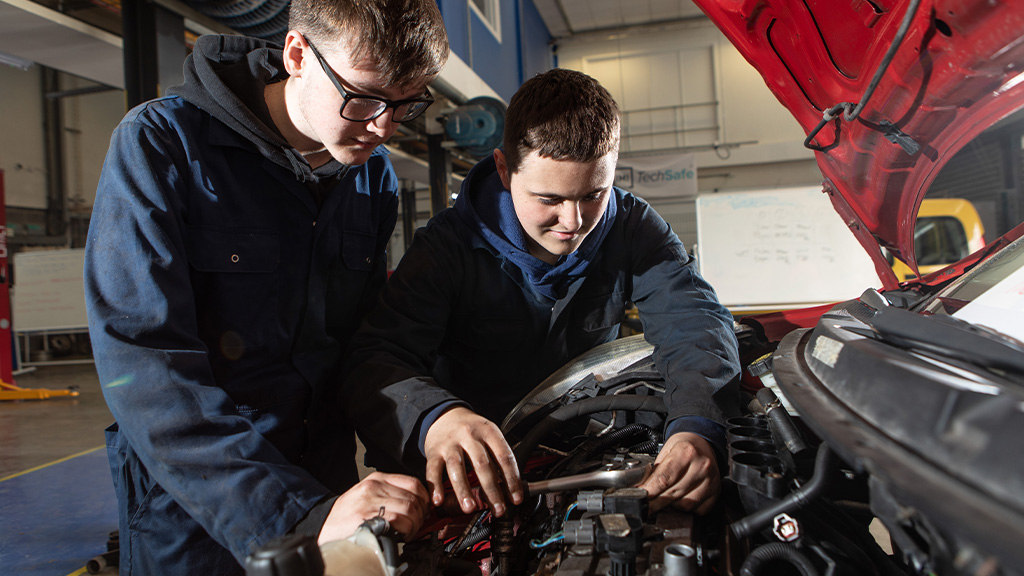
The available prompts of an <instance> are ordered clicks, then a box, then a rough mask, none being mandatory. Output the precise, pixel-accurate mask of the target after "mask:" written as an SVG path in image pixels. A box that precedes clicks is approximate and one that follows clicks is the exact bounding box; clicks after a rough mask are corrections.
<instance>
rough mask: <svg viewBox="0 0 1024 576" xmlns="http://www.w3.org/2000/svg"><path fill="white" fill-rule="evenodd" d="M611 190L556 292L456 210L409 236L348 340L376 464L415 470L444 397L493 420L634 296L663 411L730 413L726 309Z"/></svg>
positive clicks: (645, 219)
mask: <svg viewBox="0 0 1024 576" xmlns="http://www.w3.org/2000/svg"><path fill="white" fill-rule="evenodd" d="M467 181H469V179H468V178H467ZM613 190H614V193H613V195H612V197H611V198H610V199H609V201H610V202H617V203H618V205H617V213H616V218H615V222H614V224H613V225H612V228H611V230H610V231H609V232H608V235H607V237H606V238H605V240H604V242H603V244H602V245H601V248H600V250H599V251H598V254H597V256H596V257H595V258H594V260H593V261H592V262H591V263H590V265H589V266H588V268H587V271H586V274H585V276H584V277H582V278H580V279H578V280H576V281H574V282H573V283H572V284H570V285H569V288H568V290H567V292H566V294H565V296H564V297H562V298H560V299H557V300H551V299H549V298H547V297H545V296H543V295H541V294H539V293H537V291H536V290H535V289H534V288H533V287H532V286H531V284H530V282H529V281H528V280H527V278H526V277H525V276H524V274H523V273H522V271H521V270H520V269H519V268H518V267H517V266H516V265H514V264H513V263H512V262H511V261H510V260H509V259H507V258H506V257H504V256H502V255H501V254H500V253H499V251H498V250H496V249H495V248H494V247H493V246H492V245H491V244H489V243H488V242H487V241H485V240H484V239H483V238H482V237H481V236H480V235H479V234H478V233H476V231H475V230H474V228H473V224H471V223H469V222H467V219H466V217H465V213H464V212H465V211H463V212H460V210H459V207H458V204H457V205H456V208H452V209H449V210H446V211H443V212H441V213H439V214H438V215H437V216H436V217H435V218H433V219H432V220H431V221H430V222H429V223H428V224H427V226H426V227H425V228H423V229H421V230H419V231H418V232H417V233H416V236H415V239H414V241H413V243H412V245H411V246H410V248H409V250H408V252H406V254H405V256H403V257H402V261H401V263H400V264H399V266H398V268H397V270H395V272H394V274H393V275H392V276H391V278H390V279H389V281H388V285H387V287H386V288H385V290H384V293H383V295H382V298H381V303H380V305H379V306H378V307H377V308H375V309H374V310H373V312H371V313H370V315H369V316H367V319H366V321H365V322H364V324H363V326H362V327H361V328H360V331H359V332H358V333H357V335H356V337H355V340H354V341H353V353H352V357H351V360H352V362H353V363H354V371H353V373H352V375H351V377H350V378H347V379H346V391H347V393H349V394H351V395H352V398H351V400H350V401H349V402H346V405H347V406H348V407H349V408H350V410H351V412H350V416H351V417H352V419H353V420H354V421H355V422H356V426H357V429H358V430H359V433H360V437H361V438H363V441H364V443H366V444H367V450H368V454H369V455H371V456H372V454H371V452H372V451H374V450H381V451H382V453H383V454H386V455H387V459H384V460H382V461H381V463H382V465H383V463H384V462H388V461H389V460H390V461H391V462H392V463H396V462H399V463H401V466H404V467H405V468H406V469H407V470H420V469H422V462H423V455H422V453H421V451H420V450H421V448H422V447H421V446H420V445H419V442H420V440H421V438H420V425H421V424H422V423H423V420H424V418H425V416H426V415H427V414H429V413H431V411H432V410H433V409H434V408H435V407H438V406H440V405H442V404H444V403H448V402H455V401H462V402H465V403H468V404H469V406H470V407H471V408H472V409H473V410H474V411H475V412H476V413H478V414H480V415H482V416H485V417H487V418H489V419H491V420H492V421H495V422H499V423H500V422H501V421H502V419H503V418H504V417H505V415H506V414H507V412H508V411H509V410H510V409H511V408H512V407H514V406H515V405H516V404H517V403H518V402H519V401H520V400H521V399H522V398H523V397H524V396H526V394H527V393H528V392H530V391H531V390H532V389H533V388H534V387H535V386H536V385H537V384H539V383H540V382H541V381H542V380H543V379H544V378H546V377H547V376H549V375H550V374H551V373H552V372H554V371H555V370H556V369H558V368H560V367H561V366H562V365H563V364H565V363H566V362H568V361H569V360H571V359H572V358H574V357H576V356H578V355H579V354H582V353H583V352H586V351H587V350H589V349H591V348H593V347H594V346H596V345H598V344H603V343H606V342H610V341H612V340H614V339H616V338H617V337H618V336H619V326H620V324H621V323H622V321H623V319H624V316H625V309H626V303H627V302H630V301H631V302H634V303H635V304H636V306H637V309H638V311H639V312H640V318H641V321H642V323H643V326H644V332H645V337H646V338H647V340H648V341H649V342H651V343H652V344H653V345H654V346H655V356H654V358H655V362H656V365H657V367H658V370H659V372H660V373H661V374H663V375H665V376H666V378H667V381H666V384H667V386H668V392H667V393H666V401H667V403H668V406H669V410H670V412H669V415H668V417H669V419H670V420H672V419H676V418H681V417H685V416H698V417H702V418H707V419H709V420H712V421H714V422H719V423H721V422H723V421H724V418H726V417H728V416H731V415H732V414H733V413H734V412H735V406H737V394H738V388H737V387H736V382H735V381H734V380H733V379H734V378H735V377H736V376H737V375H738V373H739V358H738V351H737V344H736V336H735V334H734V332H733V321H732V316H731V314H730V313H729V311H728V310H727V309H725V307H723V306H722V305H721V304H720V303H719V302H718V299H717V297H716V295H715V294H714V291H713V290H712V288H711V287H710V286H709V285H708V284H707V282H705V281H704V279H703V278H702V277H701V276H700V274H699V273H698V272H697V270H696V267H695V262H694V261H693V260H692V259H691V258H690V257H689V256H688V254H687V253H686V251H685V249H684V247H683V244H682V243H681V242H680V241H679V239H678V237H677V236H676V235H675V233H673V232H672V230H671V229H670V228H669V226H668V224H667V223H666V222H665V221H664V220H663V219H662V218H661V217H660V216H659V215H658V214H657V213H656V212H655V211H654V210H653V209H652V208H651V207H650V206H649V205H648V204H647V203H646V202H644V201H643V200H641V199H639V198H637V197H635V196H633V195H632V194H630V193H628V192H625V191H623V190H620V189H618V188H614V189H613ZM465 194H467V191H466V189H465V186H464V190H463V195H465ZM462 201H463V196H462V195H460V198H459V200H458V201H457V202H462ZM381 414H389V415H390V416H389V417H387V418H383V417H381V416H380V415H381ZM676 431H683V429H680V430H676ZM371 448H372V449H373V450H371Z"/></svg>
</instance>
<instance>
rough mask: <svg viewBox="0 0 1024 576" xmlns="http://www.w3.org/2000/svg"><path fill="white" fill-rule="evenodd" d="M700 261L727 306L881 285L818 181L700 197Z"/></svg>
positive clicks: (825, 297) (818, 299)
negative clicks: (816, 182) (809, 184)
mask: <svg viewBox="0 0 1024 576" xmlns="http://www.w3.org/2000/svg"><path fill="white" fill-rule="evenodd" d="M697 261H698V262H699V265H700V271H701V274H702V275H703V276H704V278H705V279H707V281H708V282H710V283H711V285H712V286H713V287H714V288H715V292H717V293H718V297H719V299H720V300H721V301H722V303H723V304H725V305H726V306H751V307H758V306H762V307H763V306H767V307H771V306H778V307H780V308H785V307H793V306H797V305H807V304H814V303H825V302H838V301H841V300H848V299H851V298H856V297H858V296H860V294H861V293H862V292H863V291H864V290H865V289H867V288H869V287H874V288H878V287H880V286H881V282H880V281H879V279H878V276H877V274H876V273H875V268H874V265H873V264H872V262H871V258H870V257H869V256H868V255H867V253H866V252H865V251H864V248H863V247H861V245H860V244H859V243H858V242H857V240H856V238H854V236H853V233H852V232H850V230H849V229H848V228H847V227H846V225H845V224H844V223H843V221H842V218H840V216H839V215H838V214H837V213H836V212H835V210H834V209H833V208H832V203H831V201H829V199H828V196H826V195H825V194H824V193H823V192H822V191H821V188H815V187H808V188H786V189H778V190H764V191H756V192H740V193H734V194H705V195H701V196H698V197H697Z"/></svg>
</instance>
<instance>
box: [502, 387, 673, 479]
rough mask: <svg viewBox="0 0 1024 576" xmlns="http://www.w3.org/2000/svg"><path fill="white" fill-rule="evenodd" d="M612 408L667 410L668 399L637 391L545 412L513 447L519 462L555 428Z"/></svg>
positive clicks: (661, 412)
mask: <svg viewBox="0 0 1024 576" xmlns="http://www.w3.org/2000/svg"><path fill="white" fill-rule="evenodd" d="M610 410H633V411H636V412H656V413H658V414H667V413H668V409H667V408H666V407H665V401H664V400H662V399H661V397H659V396H635V395H625V394H622V395H614V394H613V395H609V396H595V397H594V398H584V399H582V400H577V401H576V402H573V403H572V404H569V405H568V406H562V407H561V408H559V409H557V410H555V411H554V412H552V413H551V414H548V415H547V416H545V417H544V418H543V419H542V420H541V421H540V422H538V423H537V424H536V425H535V426H534V427H533V428H532V429H530V431H529V432H528V433H527V434H526V435H525V436H523V439H522V440H521V441H520V442H519V444H517V445H516V447H515V450H514V451H513V452H514V453H515V455H516V462H519V463H520V465H522V463H525V462H526V459H527V457H529V455H530V453H531V452H533V449H534V448H536V447H537V444H539V443H540V441H541V439H542V438H544V437H545V436H547V435H548V434H549V433H551V432H552V431H553V430H555V429H556V428H558V427H559V426H561V425H562V424H565V423H566V422H568V421H570V420H572V419H573V418H576V417H577V416H582V415H584V414H596V413H598V412H607V411H610Z"/></svg>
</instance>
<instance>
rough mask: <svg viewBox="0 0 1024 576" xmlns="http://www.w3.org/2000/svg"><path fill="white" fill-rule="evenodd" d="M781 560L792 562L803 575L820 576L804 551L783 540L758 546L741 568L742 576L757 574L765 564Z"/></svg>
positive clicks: (754, 575) (755, 575)
mask: <svg viewBox="0 0 1024 576" xmlns="http://www.w3.org/2000/svg"><path fill="white" fill-rule="evenodd" d="M775 561H781V562H786V563H787V564H790V565H791V566H793V567H794V568H796V569H797V571H799V572H800V574H801V575H802V576H818V569H817V568H815V566H814V564H813V563H811V560H810V559H809V558H807V556H805V555H804V554H803V553H802V552H800V551H799V550H797V549H796V548H794V547H793V546H790V545H788V544H784V543H782V542H770V543H768V544H764V545H762V546H759V547H757V548H754V550H753V551H752V552H751V553H750V555H749V556H747V559H746V560H745V561H744V562H743V567H742V568H740V576H757V574H758V573H759V572H760V570H761V568H763V567H764V566H765V565H767V564H769V563H771V562H775Z"/></svg>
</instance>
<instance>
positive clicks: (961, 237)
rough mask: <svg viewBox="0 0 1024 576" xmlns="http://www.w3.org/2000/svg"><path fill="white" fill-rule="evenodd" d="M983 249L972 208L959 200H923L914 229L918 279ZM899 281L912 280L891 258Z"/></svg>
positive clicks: (903, 266)
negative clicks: (919, 274) (919, 276)
mask: <svg viewBox="0 0 1024 576" xmlns="http://www.w3.org/2000/svg"><path fill="white" fill-rule="evenodd" d="M984 246H985V230H984V228H983V227H982V225H981V217H980V216H978V211H977V210H976V209H975V208H974V204H971V203H970V201H968V200H964V199H962V198H925V199H924V201H922V202H921V209H920V210H919V211H918V213H917V224H916V225H915V226H914V252H915V253H916V254H917V265H918V268H919V269H920V271H921V275H922V276H924V275H926V274H930V273H932V272H935V271H936V270H941V269H942V268H945V267H946V266H948V265H950V264H953V263H955V262H959V261H960V259H962V258H964V257H965V256H967V255H969V254H972V253H973V252H975V251H976V250H979V249H981V248H982V247H984ZM891 260H892V270H893V272H895V273H896V277H897V278H899V279H900V280H901V281H903V280H910V279H913V278H916V277H917V276H916V275H915V274H914V272H913V270H911V269H910V267H909V266H907V265H906V264H904V263H903V262H901V261H899V260H896V259H895V258H891Z"/></svg>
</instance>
